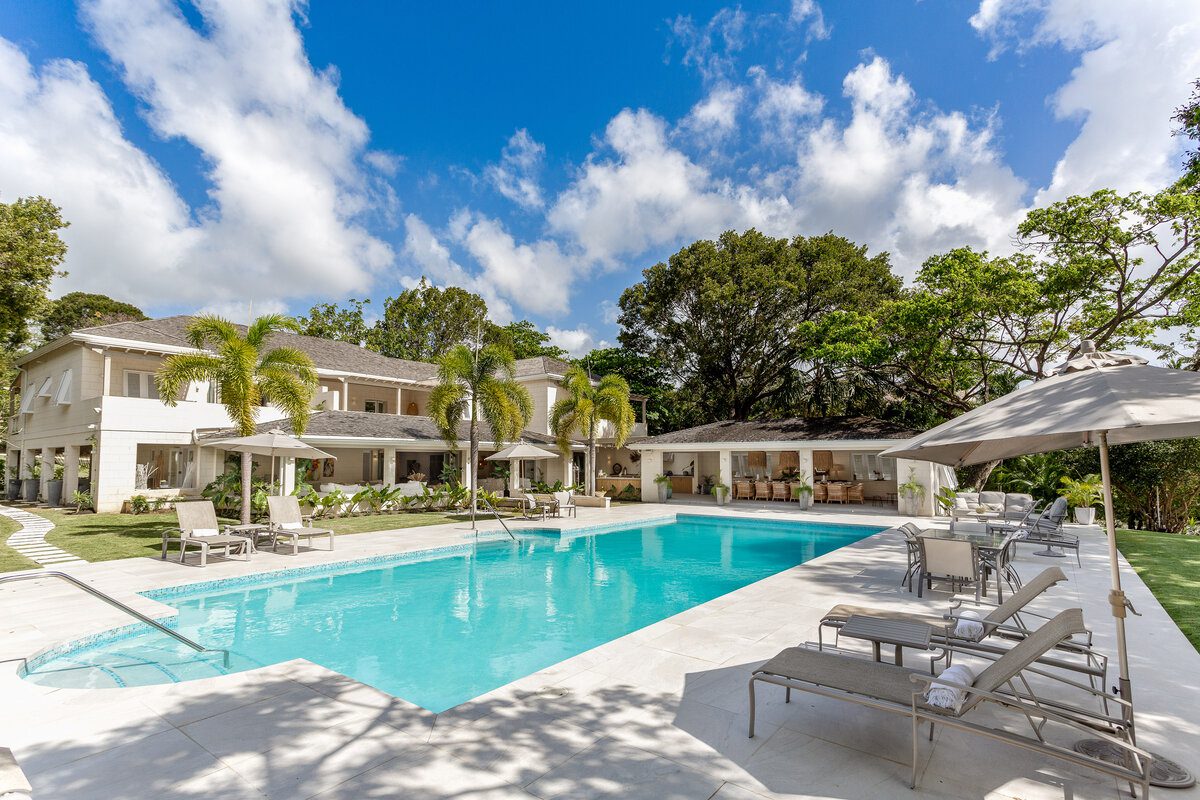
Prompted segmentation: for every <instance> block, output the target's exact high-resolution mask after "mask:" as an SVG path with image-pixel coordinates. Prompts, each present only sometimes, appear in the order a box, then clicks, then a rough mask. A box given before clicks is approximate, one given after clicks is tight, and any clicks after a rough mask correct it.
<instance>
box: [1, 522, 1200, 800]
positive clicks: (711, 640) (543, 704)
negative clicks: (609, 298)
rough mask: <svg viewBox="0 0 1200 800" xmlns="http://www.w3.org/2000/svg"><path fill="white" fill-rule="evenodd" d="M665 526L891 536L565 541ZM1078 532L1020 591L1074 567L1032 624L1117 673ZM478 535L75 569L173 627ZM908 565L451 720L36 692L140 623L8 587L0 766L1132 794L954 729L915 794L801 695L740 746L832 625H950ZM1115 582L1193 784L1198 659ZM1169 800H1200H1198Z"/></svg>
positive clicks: (682, 622)
mask: <svg viewBox="0 0 1200 800" xmlns="http://www.w3.org/2000/svg"><path fill="white" fill-rule="evenodd" d="M781 505H782V504H781ZM673 512H682V513H688V512H700V513H708V514H718V513H749V514H750V515H753V516H760V515H762V516H769V517H770V518H772V519H807V520H821V521H833V522H858V523H867V524H869V523H879V524H881V525H892V524H895V523H896V522H898V521H899V518H898V517H895V516H894V515H885V514H883V513H881V512H880V513H869V512H867V511H865V510H858V511H857V513H855V514H853V517H852V518H850V517H848V516H847V515H844V514H839V513H837V512H830V511H826V510H821V511H817V512H809V513H805V514H801V513H797V512H795V511H794V506H793V507H791V508H786V507H785V508H780V509H776V508H753V509H751V510H749V511H745V510H743V511H737V510H730V509H718V508H715V507H708V508H704V509H698V508H696V507H694V506H685V505H683V504H668V505H666V506H661V505H651V504H645V505H627V506H620V507H616V508H613V509H610V510H608V511H601V510H592V509H581V513H580V517H579V519H578V520H567V521H564V522H562V523H561V525H562V526H563V527H586V526H588V525H595V524H598V523H600V522H604V523H608V522H619V521H633V520H636V519H644V518H648V517H653V516H661V515H662V514H664V513H673ZM517 524H519V525H525V526H528V525H530V523H517ZM485 527H487V526H485ZM490 527H493V528H494V527H495V523H491V524H490ZM539 527H540V524H539ZM1080 530H1081V532H1082V533H1083V535H1084V537H1085V541H1084V546H1083V548H1082V554H1083V566H1082V568H1076V566H1075V560H1074V559H1073V558H1065V559H1055V560H1053V562H1051V560H1049V559H1044V558H1039V557H1037V556H1034V555H1033V554H1032V548H1029V547H1026V548H1023V549H1022V553H1021V555H1020V558H1019V560H1018V565H1019V568H1020V570H1021V572H1022V573H1023V574H1025V575H1030V574H1033V573H1034V572H1036V571H1038V570H1040V569H1043V568H1044V567H1046V566H1048V565H1049V564H1050V563H1054V564H1055V565H1057V566H1060V567H1062V568H1063V569H1064V570H1065V571H1066V572H1067V574H1068V576H1069V577H1070V581H1069V582H1068V583H1067V584H1066V585H1064V586H1060V587H1057V588H1056V589H1054V590H1052V594H1051V595H1049V596H1048V597H1047V598H1046V601H1045V603H1043V604H1042V605H1041V606H1040V608H1041V609H1043V610H1050V611H1052V610H1056V609H1059V608H1066V607H1071V606H1080V607H1082V608H1083V609H1084V614H1085V618H1086V620H1087V621H1088V624H1089V626H1090V627H1092V628H1093V629H1094V630H1095V631H1096V634H1097V643H1098V645H1099V647H1100V648H1102V649H1103V650H1105V651H1106V652H1109V653H1110V654H1111V653H1112V650H1113V639H1114V635H1113V623H1112V620H1111V618H1110V616H1109V613H1108V607H1107V602H1106V599H1105V596H1106V591H1107V582H1108V576H1107V567H1106V559H1105V551H1104V547H1103V540H1102V534H1101V533H1100V532H1099V531H1098V530H1096V529H1080ZM469 535H470V532H469V531H467V530H466V529H465V528H464V526H462V525H442V526H436V527H428V528H415V529H407V530H401V531H389V532H380V533H368V534H357V535H353V536H342V537H339V538H338V541H337V546H338V549H337V550H336V551H335V552H333V553H327V552H324V551H308V552H302V553H301V554H300V555H298V556H295V557H292V556H286V555H275V554H272V553H260V554H258V555H256V556H255V557H254V558H253V560H252V561H250V562H249V563H248V564H247V563H243V562H239V561H228V562H222V561H219V560H216V561H214V562H211V563H210V565H209V567H207V568H206V569H203V570H201V569H199V568H196V567H193V566H182V565H180V564H178V563H177V562H174V561H170V562H163V561H158V560H154V559H129V560H124V561H114V562H106V563H100V564H82V565H78V564H77V565H70V566H66V567H64V568H63V569H64V570H65V571H69V572H70V573H71V574H73V575H75V576H77V577H79V578H81V579H84V580H87V581H89V582H91V583H93V584H95V585H96V586H97V587H99V588H101V589H102V590H104V591H106V592H109V593H110V594H112V595H114V596H116V597H118V598H119V599H121V600H123V601H126V602H129V603H130V604H131V605H134V606H135V607H136V608H138V609H139V610H142V611H146V612H150V613H154V614H161V613H163V612H164V611H166V610H167V609H166V607H165V606H161V605H159V604H158V603H155V602H154V601H151V600H147V599H145V598H142V597H140V596H139V595H137V594H136V592H138V591H142V590H146V589H150V588H158V587H162V586H169V585H175V584H181V583H190V582H195V581H201V580H212V579H215V578H221V577H229V576H233V575H242V574H246V573H248V572H263V571H269V570H275V569H286V568H289V567H294V566H299V565H304V564H313V563H324V562H328V561H331V560H333V561H340V560H349V559H353V558H358V557H363V556H368V555H375V554H380V553H391V552H400V551H405V550H418V549H425V548H429V547H434V546H441V545H446V544H453V543H458V542H461V541H463V538H464V536H469ZM903 563H904V545H903V541H902V539H901V538H900V537H898V536H897V535H895V534H891V533H884V534H879V535H877V536H872V537H869V538H867V539H864V540H862V541H860V542H857V543H855V544H853V545H849V546H847V547H843V548H841V549H840V550H837V551H834V552H832V553H829V554H827V555H825V556H822V557H821V558H818V559H815V560H813V561H810V562H808V563H807V564H804V565H802V566H799V567H795V568H793V569H790V570H787V571H785V572H782V573H779V574H777V575H774V576H772V577H770V578H767V579H765V580H762V581H759V582H757V583H754V584H751V585H749V586H746V587H744V588H742V589H740V590H738V591H735V592H732V593H730V594H727V595H724V596H722V597H719V598H716V599H714V600H712V601H710V602H708V603H705V604H703V605H701V606H697V607H695V608H692V609H689V610H688V611H685V612H683V613H680V614H677V615H675V616H673V617H670V618H668V619H666V620H663V621H661V622H658V623H655V624H653V625H651V626H649V627H647V628H643V629H642V630H639V631H636V632H634V633H631V634H629V635H627V636H624V637H622V638H620V639H617V640H614V641H612V642H609V643H607V644H605V645H602V646H600V647H597V648H595V649H593V650H589V651H587V652H585V653H582V654H580V655H578V656H575V657H574V658H571V659H568V660H566V661H564V662H561V663H559V664H556V665H554V666H553V667H550V668H548V669H545V670H542V671H541V672H538V673H535V674H533V675H530V676H528V677H525V678H522V679H519V680H517V681H515V682H513V683H511V684H509V685H507V686H505V687H502V688H500V689H497V690H495V691H493V692H490V693H488V694H486V695H484V696H482V697H479V698H476V699H475V700H473V701H470V702H468V703H465V704H463V705H461V706H458V707H456V708H454V709H451V710H449V711H447V712H444V713H442V714H437V715H435V714H432V713H430V712H428V711H425V710H423V709H421V708H418V707H416V706H413V705H411V704H409V703H406V702H405V701H403V700H400V699H398V698H395V697H392V696H390V695H387V694H384V693H382V692H379V691H377V690H375V689H373V688H371V687H368V686H365V685H363V684H360V683H357V682H355V681H353V680H351V679H349V678H347V677H344V676H341V675H338V674H336V673H333V672H330V671H328V670H325V669H323V668H321V667H319V666H317V665H314V664H311V663H309V662H306V661H301V660H297V661H291V662H286V663H283V664H278V665H274V666H272V667H268V668H265V669H260V670H254V671H251V672H244V673H238V674H234V675H229V676H224V677H220V678H214V679H208V680H199V681H193V682H189V683H183V684H172V685H164V686H149V687H138V688H129V689H108V690H92V691H83V690H69V689H58V690H52V689H46V688H44V687H39V686H36V685H33V684H30V683H28V682H26V681H23V680H21V679H20V678H19V677H18V669H19V666H20V663H21V661H20V660H21V659H22V658H25V657H28V656H31V655H33V654H35V653H37V652H38V651H40V650H42V649H43V648H45V647H47V646H50V645H52V644H56V643H60V642H63V641H66V640H69V639H72V638H75V637H78V636H81V635H85V634H88V633H93V632H97V631H101V630H104V629H107V628H110V627H114V626H117V625H122V624H126V622H127V619H126V618H124V617H123V616H121V615H120V614H118V613H117V612H115V611H114V610H112V609H110V608H108V607H107V606H104V605H103V604H101V603H99V602H97V601H94V600H92V599H90V598H87V597H86V596H82V593H80V592H78V591H77V590H74V589H72V588H71V587H69V586H67V585H65V584H59V583H56V582H52V581H38V582H28V583H19V584H9V585H5V586H2V587H0V631H2V634H3V635H2V639H0V659H3V662H2V663H0V709H3V713H2V714H0V745H3V746H9V747H11V748H12V749H13V750H14V751H15V753H16V755H17V758H18V759H19V761H20V763H21V765H22V767H23V768H24V770H25V772H26V774H27V775H28V776H29V778H30V781H31V782H32V784H33V786H34V789H35V792H34V797H35V798H37V800H49V799H50V798H55V799H57V798H62V799H63V800H68V799H69V800H87V799H88V798H104V799H105V800H110V799H111V798H121V799H122V800H139V799H140V798H155V799H156V800H160V799H161V800H168V799H172V800H173V799H174V798H202V797H211V798H222V800H225V799H226V798H228V799H229V800H236V799H237V798H255V800H261V798H309V797H316V798H322V800H334V799H335V798H336V799H338V800H341V799H343V798H344V799H345V800H352V799H353V800H358V799H359V798H383V797H395V798H456V799H459V800H492V799H494V798H526V799H527V800H528V798H542V799H543V800H550V799H551V798H623V800H635V799H636V798H647V799H648V800H707V799H709V798H715V799H716V800H755V799H756V798H764V797H765V798H777V797H778V798H784V797H786V798H802V797H804V798H807V797H831V798H891V797H896V798H907V797H913V796H914V795H915V796H918V797H930V798H1063V799H1064V800H1067V799H1069V800H1084V799H1085V798H1114V797H1118V796H1120V795H1121V794H1122V788H1123V787H1118V786H1117V784H1116V783H1115V782H1114V781H1112V780H1107V779H1104V778H1102V777H1100V776H1098V775H1097V774H1095V773H1091V772H1088V771H1081V770H1075V769H1072V768H1070V767H1068V766H1066V765H1064V764H1062V763H1061V762H1057V761H1055V760H1053V759H1048V758H1043V757H1040V756H1038V755H1035V754H1032V753H1028V752H1024V751H1021V750H1017V749H1015V748H1010V747H1004V746H1002V745H1000V744H997V743H995V742H991V741H988V740H985V739H981V738H978V737H972V736H969V735H967V734H964V733H959V732H954V731H945V730H940V731H939V732H938V733H937V735H936V737H935V741H934V742H933V743H932V744H931V743H929V742H922V749H921V787H920V789H919V791H918V792H916V793H913V792H911V791H910V790H909V788H908V783H907V781H908V770H909V766H908V764H909V747H910V740H909V727H908V723H907V722H906V721H905V720H904V719H903V718H901V717H896V716H891V715H886V714H881V713H878V712H873V711H871V710H868V709H863V708H860V707H858V706H853V705H850V704H845V703H837V702H834V701H831V700H824V699H821V698H818V697H816V696H813V695H806V694H804V693H798V694H796V695H795V697H794V699H793V702H792V703H791V704H787V705H785V704H784V703H783V702H782V692H779V691H771V690H770V689H767V690H760V702H759V723H758V734H757V736H756V737H755V738H754V739H749V738H747V736H746V722H747V720H746V711H747V692H746V681H747V679H748V677H749V675H750V673H751V671H752V669H753V668H754V667H755V666H756V665H757V664H759V663H761V662H762V661H763V660H765V659H766V658H768V657H770V656H772V655H774V654H775V653H776V652H778V651H779V650H780V649H782V648H784V647H787V646H792V645H795V644H797V643H799V642H802V641H806V640H811V639H815V638H816V626H817V621H818V619H819V618H820V616H821V614H822V613H823V612H824V611H826V610H827V609H828V608H829V607H830V606H831V605H833V604H835V603H837V602H844V601H854V602H860V603H869V604H886V605H889V606H892V607H903V608H910V609H912V610H914V611H926V612H928V611H936V612H941V611H943V610H944V608H945V598H946V595H944V594H936V593H935V594H934V595H933V596H932V597H930V596H927V597H926V598H925V599H923V600H918V599H917V598H916V595H915V594H910V593H908V592H907V591H904V590H903V589H902V588H901V587H899V586H898V584H897V582H898V580H899V575H900V572H901V571H902V565H903ZM1122 566H1123V576H1124V580H1125V582H1126V591H1127V592H1128V594H1129V597H1130V599H1131V600H1132V601H1133V603H1134V605H1135V606H1136V607H1137V609H1138V611H1140V612H1141V613H1142V616H1141V617H1131V618H1130V620H1129V639H1130V646H1131V650H1132V653H1133V659H1132V672H1133V679H1134V687H1135V696H1136V701H1137V707H1138V709H1139V714H1138V720H1139V737H1140V738H1139V743H1140V744H1142V745H1143V746H1146V747H1148V748H1150V749H1153V750H1161V751H1163V752H1165V753H1166V754H1168V755H1170V756H1172V757H1174V758H1176V759H1177V760H1180V761H1182V762H1184V763H1185V764H1187V765H1188V766H1190V767H1192V768H1193V769H1196V768H1200V654H1198V653H1197V652H1196V650H1195V649H1193V648H1192V646H1191V645H1190V644H1189V643H1188V642H1187V640H1186V639H1185V638H1184V637H1183V635H1182V634H1181V633H1180V632H1179V630H1178V629H1177V628H1176V626H1175V625H1174V624H1173V623H1172V622H1171V620H1170V618H1169V617H1168V616H1167V615H1166V613H1165V612H1164V611H1163V609H1162V607H1161V606H1160V605H1159V604H1158V603H1157V602H1156V601H1155V600H1154V598H1153V596H1152V595H1151V594H1150V592H1149V591H1148V590H1147V589H1146V587H1145V585H1144V584H1143V583H1142V582H1141V581H1140V580H1139V579H1138V578H1137V576H1136V575H1135V574H1134V573H1133V571H1132V570H1131V569H1129V567H1128V565H1127V564H1123V565H1122ZM1114 660H1115V659H1114ZM1113 669H1114V670H1115V666H1114V667H1113ZM1125 796H1128V795H1127V792H1126V793H1125ZM1155 796H1158V797H1171V798H1176V797H1177V798H1197V797H1200V789H1190V790H1184V791H1171V790H1156V791H1155Z"/></svg>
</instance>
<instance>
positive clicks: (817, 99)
mask: <svg viewBox="0 0 1200 800" xmlns="http://www.w3.org/2000/svg"><path fill="white" fill-rule="evenodd" d="M748 74H749V76H750V77H751V79H752V80H753V81H754V87H755V89H756V90H757V91H758V93H759V100H758V105H757V106H756V107H755V109H754V115H755V116H756V117H757V118H758V119H759V121H760V122H762V124H763V131H764V133H765V134H766V138H769V139H782V140H785V141H787V140H790V139H791V138H792V137H793V136H795V134H796V132H797V129H798V127H799V124H800V122H801V121H803V120H807V119H811V118H813V117H815V116H817V115H819V114H820V113H821V110H822V109H823V108H824V106H825V99H824V98H823V97H821V95H819V94H816V93H815V92H810V91H808V90H807V89H805V88H804V84H803V82H802V81H801V79H800V76H798V75H797V76H796V77H795V78H794V79H793V80H791V81H787V82H781V81H775V80H772V79H771V77H770V76H769V75H768V74H767V71H766V70H765V69H763V68H762V67H758V66H755V67H751V68H750V71H749V73H748Z"/></svg>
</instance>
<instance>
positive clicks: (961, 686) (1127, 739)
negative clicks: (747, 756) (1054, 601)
mask: <svg viewBox="0 0 1200 800" xmlns="http://www.w3.org/2000/svg"><path fill="white" fill-rule="evenodd" d="M1086 632H1087V629H1086V628H1085V627H1084V625H1083V612H1082V611H1081V610H1080V609H1077V608H1072V609H1067V610H1066V611H1063V612H1061V613H1059V614H1058V615H1056V616H1055V617H1053V618H1052V619H1050V620H1049V621H1048V622H1047V623H1046V624H1045V625H1042V626H1041V627H1040V628H1038V629H1037V630H1036V631H1034V632H1032V633H1030V634H1029V635H1028V636H1027V637H1026V638H1024V639H1023V640H1021V641H1020V642H1018V643H1017V644H1016V645H1015V646H1014V647H1013V648H1012V649H1010V650H1008V651H1007V652H1005V653H1003V654H1002V655H1000V656H999V657H997V658H996V659H995V660H994V661H992V662H991V663H989V664H988V665H987V666H986V667H985V668H984V669H983V670H982V671H980V672H979V674H978V675H977V676H975V678H974V680H973V681H971V682H970V683H969V684H967V683H961V682H951V681H945V680H942V679H940V678H939V677H935V676H932V675H929V674H927V673H924V672H922V671H920V670H916V669H909V668H907V667H902V666H897V665H894V664H884V663H879V662H875V661H869V660H866V659H864V658H859V657H855V656H850V655H845V654H841V653H833V652H829V651H823V650H815V649H808V648H804V647H789V648H788V649H786V650H783V651H782V652H780V653H779V654H778V655H777V656H775V657H774V658H772V659H771V660H769V661H767V662H766V663H765V664H763V665H762V666H761V667H759V668H758V669H756V670H755V671H754V673H753V674H752V675H751V677H750V682H749V691H750V726H749V727H750V736H751V738H753V736H754V717H755V711H756V697H755V688H756V685H757V684H759V683H770V684H774V685H777V686H781V687H784V688H785V689H786V690H787V691H786V694H785V702H786V701H790V700H791V691H792V690H793V689H798V690H800V691H805V692H810V693H812V694H818V695H821V696H823V697H829V698H832V699H835V700H844V701H846V702H851V703H856V704H858V705H862V706H867V707H869V708H874V709H877V710H879V711H885V712H889V713H893V714H900V715H902V716H905V717H908V718H909V720H910V721H911V724H912V734H911V735H912V777H911V780H910V784H909V785H910V787H911V788H914V789H915V788H916V786H917V773H918V769H919V766H920V763H921V762H920V753H919V748H920V726H921V724H922V723H928V724H929V725H930V729H929V736H930V739H931V740H932V737H933V726H935V725H944V726H946V727H947V728H950V729H953V730H961V731H966V732H968V733H974V734H978V735H980V736H984V737H987V738H990V739H993V740H996V741H1000V742H1004V743H1006V744H1010V745H1014V746H1016V747H1021V748H1024V749H1027V750H1031V751H1034V752H1037V753H1040V754H1044V755H1049V756H1052V757H1055V758H1059V759H1062V760H1064V761H1067V762H1069V763H1071V764H1074V765H1076V766H1082V767H1086V768H1089V769H1094V770H1096V771H1098V772H1101V773H1103V774H1105V775H1110V776H1112V777H1114V778H1117V779H1118V780H1122V781H1128V782H1129V784H1130V786H1131V787H1132V786H1134V785H1135V784H1136V785H1138V786H1141V787H1142V791H1143V792H1144V793H1149V785H1150V762H1151V757H1150V755H1149V754H1148V753H1146V752H1145V751H1143V750H1140V749H1138V748H1137V747H1135V746H1134V745H1133V744H1132V741H1131V739H1132V734H1131V731H1130V728H1129V726H1128V725H1127V723H1126V722H1125V721H1124V719H1123V718H1121V717H1110V716H1107V715H1106V714H1101V713H1097V712H1094V711H1091V710H1088V709H1084V708H1080V707H1077V706H1074V705H1071V704H1068V703H1066V702H1062V701H1060V700H1057V699H1050V698H1045V697H1040V696H1038V695H1037V694H1036V693H1035V691H1034V689H1033V688H1032V687H1031V685H1030V684H1029V682H1028V680H1027V679H1026V678H1025V676H1024V675H1023V672H1024V671H1025V670H1026V669H1028V668H1029V667H1030V666H1031V665H1033V664H1036V663H1037V662H1038V661H1039V660H1040V659H1042V658H1044V657H1045V656H1046V655H1047V654H1048V653H1050V652H1051V651H1052V650H1054V648H1056V647H1057V646H1058V645H1060V644H1061V643H1063V642H1067V641H1070V640H1071V639H1072V637H1076V636H1080V635H1083V634H1085V633H1086ZM937 681H941V682H942V683H944V684H946V686H944V687H941V688H948V689H950V690H955V691H958V692H960V693H961V703H960V704H959V705H958V706H957V707H954V708H945V707H940V706H936V705H932V704H931V702H930V700H929V699H927V696H926V693H927V692H928V691H929V690H930V688H931V686H932V685H933V684H934V682H937ZM1080 689H1081V690H1082V691H1083V692H1089V691H1090V692H1091V693H1092V694H1095V693H1097V692H1100V693H1103V691H1104V690H1103V689H1099V690H1089V689H1088V688H1087V687H1080ZM1110 702H1116V703H1118V704H1121V705H1124V706H1128V704H1127V703H1126V701H1124V700H1121V699H1120V698H1110ZM984 703H991V704H993V705H995V706H996V707H998V708H1000V709H1002V710H1005V711H1008V712H1011V713H1012V715H1013V721H1014V722H1016V723H1021V722H1022V721H1025V722H1028V723H1029V726H1030V731H1031V732H1030V733H1020V732H1017V731H1015V730H1014V729H1012V728H1011V727H1009V728H1000V727H994V726H992V725H988V724H984V723H983V722H982V721H974V720H968V719H967V717H970V716H973V715H972V712H973V711H974V710H975V709H977V708H978V707H979V706H981V705H983V704H984ZM1051 723H1053V725H1052V726H1051V727H1053V728H1055V729H1057V728H1060V727H1061V728H1067V729H1070V734H1071V736H1070V738H1071V739H1074V738H1078V737H1079V736H1080V735H1084V736H1088V737H1091V738H1099V739H1104V740H1105V741H1107V742H1109V743H1110V744H1111V745H1112V746H1113V747H1114V748H1116V749H1117V750H1118V752H1120V753H1122V754H1123V755H1124V756H1125V758H1124V763H1119V764H1114V763H1111V762H1108V761H1103V760H1100V759H1097V758H1093V757H1091V756H1088V755H1084V754H1082V753H1077V752H1075V751H1074V750H1073V749H1072V748H1071V747H1070V746H1068V745H1065V744H1057V743H1054V742H1051V741H1049V739H1048V738H1047V726H1048V725H1050V724H1051Z"/></svg>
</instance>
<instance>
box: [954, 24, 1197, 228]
mask: <svg viewBox="0 0 1200 800" xmlns="http://www.w3.org/2000/svg"><path fill="white" fill-rule="evenodd" d="M971 24H972V25H973V26H974V27H975V28H976V30H978V31H979V32H980V33H981V34H983V35H985V36H988V37H989V38H991V39H992V41H993V42H994V43H995V44H996V47H997V49H1001V48H1003V47H1004V46H1005V45H1006V44H1009V43H1010V42H1013V41H1015V42H1016V43H1017V45H1018V46H1019V47H1031V46H1037V45H1043V46H1045V45H1050V46H1059V47H1062V48H1064V49H1066V50H1070V51H1077V52H1079V53H1080V57H1079V64H1078V66H1076V67H1075V69H1074V70H1073V71H1072V73H1071V78H1070V80H1068V81H1067V83H1066V84H1064V85H1063V86H1062V87H1060V88H1059V90H1058V91H1057V92H1056V93H1055V94H1054V96H1053V97H1052V98H1051V106H1052V108H1053V109H1054V113H1055V115H1056V116H1057V117H1058V118H1059V119H1071V120H1079V121H1080V123H1081V125H1082V127H1081V129H1080V131H1079V135H1078V136H1077V137H1076V138H1075V140H1074V141H1073V142H1072V143H1071V144H1070V146H1068V148H1067V150H1066V152H1065V153H1063V155H1062V157H1061V158H1060V159H1059V161H1058V163H1057V164H1056V165H1055V168H1054V176H1053V178H1052V180H1051V181H1050V183H1049V185H1048V186H1046V187H1045V188H1043V189H1042V190H1041V191H1040V192H1039V193H1038V195H1037V197H1036V198H1035V202H1036V203H1039V204H1041V203H1046V202H1051V201H1054V200H1058V199H1061V198H1063V197H1065V196H1067V195H1069V194H1079V193H1085V192H1090V191H1092V190H1094V189H1097V188H1100V187H1104V186H1107V187H1112V188H1115V189H1118V190H1122V191H1129V190H1134V189H1141V190H1147V189H1154V188H1157V187H1161V186H1164V185H1165V184H1167V183H1169V182H1170V181H1171V180H1172V179H1173V178H1174V177H1175V176H1176V175H1177V174H1178V170H1179V151H1180V142H1179V140H1178V139H1172V138H1171V135H1170V134H1171V121H1170V117H1171V112H1172V110H1173V109H1174V108H1175V107H1176V106H1178V105H1179V104H1180V103H1182V102H1183V100H1184V99H1186V97H1187V93H1188V88H1189V83H1190V82H1191V81H1192V80H1194V79H1195V77H1196V76H1197V75H1200V47H1197V46H1196V43H1197V42H1198V41H1200V3H1196V2H1195V1H1194V0H1146V2H1141V3H1128V2H1122V0H1036V2H1035V1H1034V0H984V2H982V3H981V4H980V6H979V10H978V11H977V12H976V14H975V15H974V16H973V17H972V18H971Z"/></svg>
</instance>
